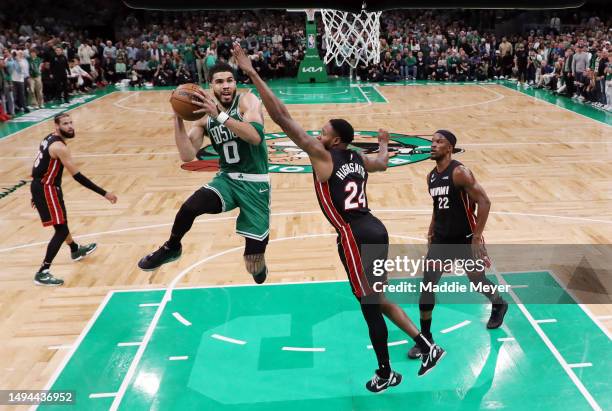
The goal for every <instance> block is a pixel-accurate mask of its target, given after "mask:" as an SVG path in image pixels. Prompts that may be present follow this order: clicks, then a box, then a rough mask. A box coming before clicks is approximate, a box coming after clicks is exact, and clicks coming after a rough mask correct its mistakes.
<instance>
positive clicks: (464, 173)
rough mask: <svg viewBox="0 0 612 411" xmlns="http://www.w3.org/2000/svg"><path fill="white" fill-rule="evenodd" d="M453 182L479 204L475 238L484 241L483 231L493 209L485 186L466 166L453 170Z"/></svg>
mask: <svg viewBox="0 0 612 411" xmlns="http://www.w3.org/2000/svg"><path fill="white" fill-rule="evenodd" d="M453 183H454V184H455V185H456V186H457V187H461V188H463V189H464V190H465V192H466V193H467V195H468V196H469V197H470V199H472V201H474V202H475V203H476V204H477V205H478V215H477V217H476V228H475V229H474V237H473V238H474V240H476V239H478V240H479V241H480V242H482V241H481V240H482V233H483V231H484V228H485V225H486V224H487V219H488V218H489V211H490V210H491V200H489V197H488V196H487V193H486V192H485V190H484V188H482V186H481V185H480V184H479V183H478V182H477V181H476V178H475V177H474V174H472V172H471V171H470V170H469V169H468V168H467V167H465V166H459V167H457V168H455V169H454V170H453Z"/></svg>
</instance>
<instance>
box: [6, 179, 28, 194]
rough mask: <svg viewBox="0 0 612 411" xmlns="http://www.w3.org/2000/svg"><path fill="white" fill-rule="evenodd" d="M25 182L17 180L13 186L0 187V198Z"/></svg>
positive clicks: (25, 182)
mask: <svg viewBox="0 0 612 411" xmlns="http://www.w3.org/2000/svg"><path fill="white" fill-rule="evenodd" d="M26 184H28V182H27V181H25V180H19V182H18V183H17V184H15V185H13V186H10V187H2V188H0V199H2V198H4V197H6V196H8V195H9V194H11V193H12V192H14V191H16V190H17V189H18V188H19V187H23V186H24V185H26Z"/></svg>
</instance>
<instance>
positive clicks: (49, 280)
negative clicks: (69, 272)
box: [34, 269, 64, 287]
mask: <svg viewBox="0 0 612 411" xmlns="http://www.w3.org/2000/svg"><path fill="white" fill-rule="evenodd" d="M34 284H37V285H46V286H50V287H53V286H58V285H63V284H64V280H62V279H61V278H55V277H53V275H52V274H51V273H50V272H49V270H48V269H47V270H42V271H39V272H37V273H36V274H35V275H34Z"/></svg>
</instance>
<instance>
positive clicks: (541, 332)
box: [491, 265, 602, 411]
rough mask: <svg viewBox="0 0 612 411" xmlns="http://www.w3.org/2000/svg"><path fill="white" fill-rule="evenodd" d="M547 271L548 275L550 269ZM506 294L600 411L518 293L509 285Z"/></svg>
mask: <svg viewBox="0 0 612 411" xmlns="http://www.w3.org/2000/svg"><path fill="white" fill-rule="evenodd" d="M491 268H492V272H493V273H494V274H495V276H496V277H497V281H498V282H499V283H500V284H508V283H507V282H506V280H505V279H504V277H503V276H502V274H501V273H499V272H498V271H497V268H495V265H492V266H491ZM548 273H549V275H550V271H549V272H548ZM550 276H551V277H552V275H550ZM559 285H560V284H559ZM561 289H563V290H564V291H565V292H566V293H567V290H565V288H564V287H561ZM507 294H508V295H509V296H510V297H511V298H512V299H513V300H514V302H515V303H516V306H517V307H518V309H519V310H520V311H521V313H522V314H523V316H524V317H525V318H526V319H527V321H528V322H529V324H531V326H532V328H533V329H534V331H535V332H536V334H538V336H539V337H540V339H541V340H542V342H543V343H544V345H546V347H547V348H548V350H549V351H550V352H551V353H552V355H553V357H555V359H556V360H557V362H558V363H559V365H561V368H562V369H563V370H564V371H565V373H566V374H567V375H568V377H569V378H570V380H571V381H572V382H573V383H574V385H575V386H576V388H577V389H578V391H580V393H581V394H582V396H583V397H584V399H586V401H587V402H588V404H589V405H590V406H591V408H592V409H594V410H597V411H601V410H602V408H601V407H600V406H599V404H598V403H597V401H595V398H593V395H591V393H590V392H589V390H588V389H587V388H586V387H585V386H584V384H583V383H582V380H580V378H578V376H577V375H576V373H575V372H574V370H573V369H572V368H571V367H570V366H569V364H568V362H567V361H566V360H565V358H564V357H563V356H562V355H561V353H560V352H559V350H558V349H557V347H556V346H555V344H554V343H553V342H552V341H551V340H550V338H549V337H548V335H547V334H546V333H545V332H544V330H543V329H542V327H540V324H539V323H538V320H535V318H534V317H533V316H532V315H531V313H530V312H529V310H528V309H527V308H526V307H525V304H523V302H522V301H521V299H520V298H519V297H518V295H516V293H515V292H514V291H513V290H512V287H510V288H509V289H508V291H507ZM567 294H568V295H570V294H569V293H567ZM570 297H572V299H573V298H574V297H573V296H571V295H570ZM574 302H575V303H578V302H577V301H576V300H574ZM555 322H556V320H555Z"/></svg>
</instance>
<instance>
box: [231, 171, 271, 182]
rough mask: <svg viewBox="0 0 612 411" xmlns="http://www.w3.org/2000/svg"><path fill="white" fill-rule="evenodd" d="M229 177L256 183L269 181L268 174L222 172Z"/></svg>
mask: <svg viewBox="0 0 612 411" xmlns="http://www.w3.org/2000/svg"><path fill="white" fill-rule="evenodd" d="M222 174H225V175H226V176H228V177H229V178H231V179H232V180H238V181H252V182H256V183H269V182H270V174H246V173H222Z"/></svg>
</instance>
